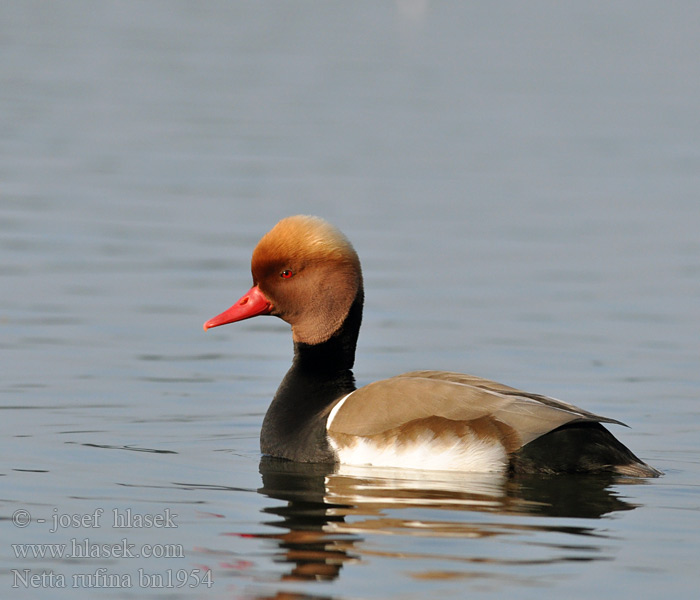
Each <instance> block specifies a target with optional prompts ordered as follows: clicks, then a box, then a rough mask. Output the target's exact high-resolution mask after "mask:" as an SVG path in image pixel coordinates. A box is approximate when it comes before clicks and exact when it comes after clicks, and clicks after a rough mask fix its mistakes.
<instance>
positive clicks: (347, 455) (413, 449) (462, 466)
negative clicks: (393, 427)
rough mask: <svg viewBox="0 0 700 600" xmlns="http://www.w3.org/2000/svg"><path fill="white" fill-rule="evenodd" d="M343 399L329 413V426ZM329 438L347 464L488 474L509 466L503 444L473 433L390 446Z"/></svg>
mask: <svg viewBox="0 0 700 600" xmlns="http://www.w3.org/2000/svg"><path fill="white" fill-rule="evenodd" d="M346 397H347V396H346ZM344 400H345V399H343V400H341V402H339V403H338V405H337V406H336V407H335V408H334V409H333V412H331V415H330V416H329V423H330V422H331V421H332V419H333V416H334V412H335V411H336V409H337V408H338V407H339V406H340V404H341V403H342V402H343V401H344ZM328 438H329V441H330V444H331V446H332V447H333V449H334V450H335V452H336V454H337V456H338V460H339V461H340V462H341V463H342V464H346V465H354V466H373V467H392V468H403V469H424V470H431V471H464V472H473V473H489V472H502V471H504V470H505V468H506V465H507V464H508V457H507V455H506V451H505V448H504V447H503V445H502V444H500V443H499V442H498V441H496V440H484V439H481V438H479V437H477V436H476V435H474V434H470V435H468V436H464V437H460V436H457V435H449V434H448V435H445V434H442V435H441V436H440V437H435V436H434V435H433V434H432V432H430V431H427V432H426V433H425V435H424V436H423V438H422V439H419V440H416V441H415V442H413V443H410V444H404V443H402V442H401V441H398V442H395V443H393V444H389V445H386V444H378V443H376V442H374V441H373V440H372V439H371V438H364V437H360V436H358V437H356V438H354V439H353V442H352V444H351V445H348V446H341V445H340V444H338V443H337V442H336V441H335V440H334V439H333V437H332V435H329V436H328Z"/></svg>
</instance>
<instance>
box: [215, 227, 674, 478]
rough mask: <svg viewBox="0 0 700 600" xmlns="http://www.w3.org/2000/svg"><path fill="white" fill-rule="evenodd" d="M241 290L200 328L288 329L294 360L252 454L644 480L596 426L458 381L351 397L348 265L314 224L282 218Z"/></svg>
mask: <svg viewBox="0 0 700 600" xmlns="http://www.w3.org/2000/svg"><path fill="white" fill-rule="evenodd" d="M251 270H252V274H253V287H252V288H251V289H250V290H249V291H248V292H247V293H246V294H245V295H244V296H243V297H242V298H241V299H240V300H239V301H238V302H236V304H234V305H233V306H232V307H231V308H229V309H228V310H226V311H224V312H223V313H221V314H220V315H218V316H217V317H214V318H213V319H211V320H210V321H207V323H205V325H204V328H205V329H209V328H211V327H217V326H219V325H224V324H226V323H232V322H234V321H241V320H243V319H248V318H250V317H255V316H258V315H275V316H277V317H279V318H281V319H283V320H284V321H286V322H287V323H289V324H290V325H291V326H292V335H293V338H294V360H293V363H292V366H291V368H290V369H289V371H288V372H287V374H286V376H285V377H284V379H283V381H282V383H281V384H280V386H279V389H278V390H277V393H276V394H275V397H274V399H273V401H272V404H271V405H270V407H269V409H268V411H267V414H266V415H265V419H264V421H263V426H262V432H261V435H260V444H261V450H262V452H263V453H264V454H266V455H269V456H275V457H280V458H286V459H289V460H294V461H301V462H321V463H328V462H334V463H337V462H340V463H344V464H350V465H374V466H382V467H401V468H414V469H431V470H450V471H465V472H466V471H472V472H493V471H497V472H504V473H575V472H589V473H596V472H612V473H617V474H620V475H625V476H637V477H654V476H657V475H659V474H660V472H659V471H657V470H656V469H654V468H652V467H650V466H649V465H646V464H645V463H643V462H642V461H641V460H640V459H638V458H637V457H636V456H635V455H634V454H632V452H630V450H629V449H627V448H626V447H625V446H624V445H623V444H621V443H620V442H619V441H618V440H617V439H616V438H615V437H614V436H613V435H612V434H611V433H610V432H609V431H608V430H607V429H605V428H604V427H603V426H602V425H601V423H616V424H620V423H619V421H616V420H614V419H609V418H606V417H601V416H598V415H595V414H593V413H590V412H588V411H585V410H582V409H580V408H577V407H576V406H572V405H570V404H566V403H564V402H561V401H559V400H555V399H553V398H549V397H546V396H541V395H538V394H530V393H527V392H522V391H520V390H517V389H514V388H511V387H508V386H505V385H502V384H500V383H496V382H493V381H488V380H485V379H481V378H479V377H474V376H472V375H463V374H461V373H452V372H447V371H413V372H410V373H404V374H403V375H397V376H396V377H392V378H390V379H384V380H381V381H377V382H374V383H370V384H369V385H366V386H364V387H361V388H359V389H358V388H356V386H355V378H354V376H353V373H352V367H353V363H354V361H355V347H356V344H357V337H358V333H359V330H360V322H361V320H362V304H363V299H364V292H363V285H362V271H361V269H360V261H359V259H358V257H357V254H356V252H355V250H354V249H353V247H352V245H351V244H350V242H349V241H348V240H347V239H346V238H345V236H343V234H342V233H340V231H338V230H337V229H336V228H334V227H333V226H331V225H329V224H328V223H326V222H325V221H323V220H322V219H319V218H316V217H309V216H294V217H288V218H286V219H283V220H282V221H280V222H279V223H278V224H277V225H276V226H275V227H274V228H273V229H272V230H271V231H270V232H269V233H267V234H266V235H265V236H264V237H263V238H262V239H261V240H260V242H259V243H258V245H257V247H256V248H255V250H254V252H253V258H252V264H251Z"/></svg>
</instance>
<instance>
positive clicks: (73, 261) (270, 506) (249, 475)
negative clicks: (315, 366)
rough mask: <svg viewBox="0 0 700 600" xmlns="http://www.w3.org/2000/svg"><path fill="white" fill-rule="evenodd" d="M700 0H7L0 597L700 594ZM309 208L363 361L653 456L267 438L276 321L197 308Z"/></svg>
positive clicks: (238, 287)
mask: <svg viewBox="0 0 700 600" xmlns="http://www.w3.org/2000/svg"><path fill="white" fill-rule="evenodd" d="M699 19H700V8H699V6H698V4H697V3H693V2H677V3H672V4H667V3H654V2H616V3H606V2H593V3H585V4H573V3H559V2H534V3H527V4H524V3H518V2H512V3H509V2H501V3H496V4H490V3H467V2H428V1H427V0H403V1H401V0H397V1H396V2H369V1H368V2H353V3H340V2H320V1H318V2H303V3H302V2H298V3H277V2H265V1H263V2H206V3H204V2H197V3H195V2H148V3H140V2H87V1H86V2H78V1H67V2H61V3H47V2H40V1H38V0H37V1H23V2H3V3H2V4H1V5H0V252H1V256H2V260H1V261H0V277H1V280H0V281H1V283H0V352H1V353H2V359H1V365H2V378H1V379H0V404H1V406H0V408H1V409H2V410H1V411H0V428H1V433H2V436H1V437H0V456H2V460H1V463H0V464H1V466H0V502H1V505H0V507H1V508H0V519H1V520H0V528H1V529H2V536H1V539H2V544H0V560H1V561H2V565H3V568H2V571H1V572H0V595H1V596H2V597H12V598H59V599H61V598H140V597H150V596H158V597H164V598H206V599H210V598H212V599H213V598H222V599H223V598H227V599H228V598H333V599H336V600H338V599H350V598H353V599H355V598H397V599H398V598H402V599H404V598H409V599H410V598H436V597H441V598H459V597H464V596H469V597H491V598H504V597H508V598H535V597H537V598H574V599H576V598H591V597H616V598H623V599H626V598H629V599H632V598H634V599H638V598H659V597H671V596H673V597H677V598H690V597H694V595H695V594H696V593H697V589H698V586H700V575H698V570H697V556H698V553H700V404H699V401H700V369H699V363H700V233H699V229H700V198H699V190H700V62H699V61H698V56H700V42H699V41H698V36H697V23H698V22H699ZM295 213H313V214H318V215H320V216H323V217H325V218H327V219H329V220H331V221H332V222H334V223H335V224H337V225H338V226H340V227H341V228H342V229H343V230H344V231H345V232H346V234H347V235H348V236H349V237H350V238H351V239H352V240H353V241H354V243H355V246H356V248H357V250H358V252H359V253H360V256H361V258H362V259H363V265H364V270H365V279H366V291H367V299H366V310H365V321H364V328H363V332H362V334H361V337H360V347H359V351H358V360H357V365H356V367H357V368H356V374H357V377H358V380H359V381H360V382H368V381H371V380H373V379H376V378H382V377H387V376H390V375H394V374H397V373H399V372H402V371H405V370H410V369H416V368H441V369H452V370H459V371H465V372H471V373H475V374H478V375H481V376H484V377H489V378H492V379H496V380H500V381H503V382H504V383H508V384H511V385H514V386H518V387H522V388H525V389H528V390H531V391H535V392H540V393H546V394H550V395H553V396H556V397H559V398H562V399H564V400H568V401H570V402H573V403H576V404H579V405H581V406H583V407H585V408H587V409H589V410H593V411H596V412H601V413H603V414H606V415H608V416H611V417H614V418H617V419H620V420H622V421H625V422H626V423H627V424H629V425H630V428H629V429H623V428H619V427H617V428H615V433H616V435H618V436H619V438H620V439H621V440H622V441H623V442H624V443H626V444H628V445H629V446H630V447H631V448H632V449H633V450H634V451H635V452H636V453H637V454H639V455H640V456H641V457H643V458H644V459H645V460H647V461H649V462H650V463H651V464H653V465H655V466H656V467H658V468H660V469H662V470H664V472H665V476H664V477H662V478H660V479H658V480H650V481H642V482H628V481H620V480H601V479H591V478H556V479H546V478H545V479H543V478H532V479H522V480H515V481H508V480H503V479H501V478H499V477H495V476H484V475H479V476H477V475H465V476H463V477H451V478H450V477H448V476H446V475H444V474H440V473H433V474H411V473H410V472H405V473H396V472H383V471H371V470H370V471H363V470H355V471H349V472H348V471H344V472H340V473H331V472H328V471H327V470H324V469H320V468H310V467H298V466H297V467H295V466H294V465H285V464H280V463H277V462H275V461H267V462H266V461H263V462H261V460H260V456H259V453H258V439H257V438H258V432H259V428H260V423H261V420H262V416H263V414H264V412H265V410H266V407H267V404H268V401H269V399H270V398H271V396H272V394H273V393H274V391H275V389H276V386H277V384H278V382H279V380H280V379H281V377H282V375H283V374H284V372H285V370H286V368H287V366H288V364H289V361H290V357H291V339H290V335H289V332H288V329H287V327H286V326H285V325H284V324H283V323H281V322H279V321H277V320H274V319H272V318H268V319H258V320H254V321H249V322H246V323H242V324H237V325H235V326H229V327H227V328H222V329H220V330H214V331H211V332H209V333H207V334H204V333H203V332H202V330H201V325H202V323H203V322H204V321H205V320H206V319H207V318H209V317H211V316H213V315H214V314H216V313H218V312H219V311H221V310H223V309H224V308H226V307H228V306H229V305H230V304H231V303H232V302H233V301H234V300H235V299H237V298H238V297H239V295H240V294H241V293H243V292H244V291H245V290H247V289H248V287H249V285H250V275H249V270H248V265H249V257H250V252H251V250H252V248H253V246H254V245H255V243H256V241H257V240H258V238H259V237H260V236H261V235H262V234H263V233H264V232H265V231H267V230H268V229H269V228H270V227H271V226H272V225H273V224H274V223H275V222H276V221H277V220H278V219H279V218H281V217H283V216H286V215H289V214H295ZM115 511H116V512H115ZM115 518H116V521H115ZM129 519H130V520H129ZM120 525H124V527H120ZM86 540H87V541H86ZM62 544H65V548H63V546H61V545H62ZM62 548H63V549H62ZM61 552H63V554H62V555H61ZM42 553H43V556H42ZM85 555H87V556H85ZM81 556H82V558H81ZM110 586H111V587H110ZM116 586H121V587H116Z"/></svg>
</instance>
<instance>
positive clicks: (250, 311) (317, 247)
mask: <svg viewBox="0 0 700 600" xmlns="http://www.w3.org/2000/svg"><path fill="white" fill-rule="evenodd" d="M251 271H252V274H253V287H252V288H250V290H249V291H248V292H247V293H246V294H245V295H244V296H243V297H242V298H241V299H240V300H239V301H238V302H236V303H235V304H234V305H233V306H232V307H231V308H229V309H228V310H226V311H224V312H223V313H221V314H220V315H218V316H216V317H214V318H213V319H210V320H209V321H207V322H206V323H205V324H204V329H205V330H206V329H210V328H211V327H218V326H219V325H225V324H226V323H233V322H235V321H242V320H243V319H249V318H251V317H255V316H257V315H275V316H277V317H280V318H281V319H283V320H284V321H286V322H287V323H289V324H290V325H291V326H292V334H293V336H294V341H296V342H303V343H306V344H319V343H321V342H324V341H326V340H327V339H329V338H330V337H331V336H332V335H333V334H334V333H335V332H336V331H338V329H340V327H341V326H342V324H343V322H344V321H345V319H346V317H347V316H348V312H349V311H350V307H351V306H352V304H353V302H354V301H355V299H356V298H357V297H358V295H360V294H361V293H362V271H361V269H360V260H359V258H358V257H357V253H356V252H355V250H354V248H353V247H352V245H351V244H350V242H349V241H348V240H347V238H346V237H345V236H344V235H343V234H342V233H341V232H340V231H339V230H338V229H336V228H335V227H333V226H332V225H330V224H329V223H327V222H326V221H324V220H323V219H319V218H318V217H310V216H302V215H299V216H294V217H287V218H286V219H283V220H281V221H280V222H279V223H277V225H275V226H274V227H273V228H272V229H271V230H270V231H269V232H268V233H267V234H265V235H264V236H263V238H262V239H261V240H260V242H258V245H257V246H256V247H255V250H254V251H253V258H252V261H251Z"/></svg>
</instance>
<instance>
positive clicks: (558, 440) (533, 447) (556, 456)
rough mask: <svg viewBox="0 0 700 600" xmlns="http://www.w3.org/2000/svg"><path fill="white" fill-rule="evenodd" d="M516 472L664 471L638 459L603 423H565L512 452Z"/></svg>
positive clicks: (632, 474) (651, 473)
mask: <svg viewBox="0 0 700 600" xmlns="http://www.w3.org/2000/svg"><path fill="white" fill-rule="evenodd" d="M510 469H511V472H512V473H514V474H516V473H547V474H556V473H617V474H619V475H626V476H628V477H658V476H659V475H661V471H658V470H656V469H654V468H653V467H650V466H649V465H647V464H646V463H644V462H642V461H641V460H639V458H637V457H636V456H635V455H634V454H633V453H632V452H631V451H630V450H629V449H628V448H627V447H626V446H624V445H623V444H621V443H620V442H619V441H618V440H617V439H616V438H615V436H613V434H612V433H610V432H609V431H608V430H607V429H605V427H603V426H602V425H601V424H600V423H595V422H592V421H583V422H578V423H569V424H567V425H563V426H561V427H559V428H557V429H554V430H553V431H550V432H549V433H547V434H545V435H543V436H541V437H539V438H537V439H536V440H533V441H532V442H530V443H529V444H526V445H525V446H523V447H522V448H520V449H519V450H517V451H516V452H514V453H513V454H512V455H511V464H510Z"/></svg>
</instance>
